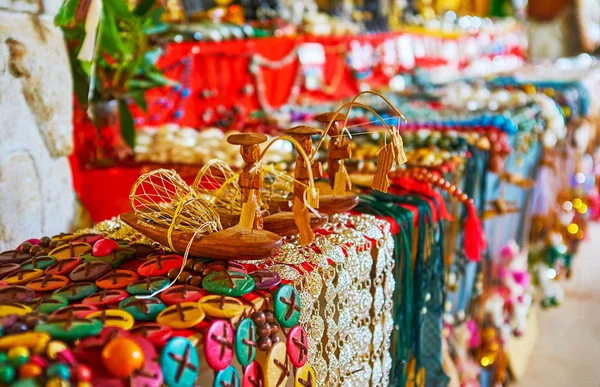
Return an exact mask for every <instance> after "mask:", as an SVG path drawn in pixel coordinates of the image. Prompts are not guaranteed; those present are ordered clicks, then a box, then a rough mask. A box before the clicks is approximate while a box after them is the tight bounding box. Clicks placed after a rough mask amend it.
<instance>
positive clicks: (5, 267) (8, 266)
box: [0, 263, 21, 278]
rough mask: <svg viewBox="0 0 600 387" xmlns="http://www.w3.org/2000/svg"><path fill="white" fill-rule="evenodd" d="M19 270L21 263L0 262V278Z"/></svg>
mask: <svg viewBox="0 0 600 387" xmlns="http://www.w3.org/2000/svg"><path fill="white" fill-rule="evenodd" d="M19 270H21V265H19V264H18V263H2V264H0V278H4V277H8V276H11V275H13V274H14V273H16V272H18V271H19Z"/></svg>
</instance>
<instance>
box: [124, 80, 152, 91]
mask: <svg viewBox="0 0 600 387" xmlns="http://www.w3.org/2000/svg"><path fill="white" fill-rule="evenodd" d="M155 86H156V84H155V83H154V82H152V81H147V80H145V79H130V80H129V81H128V82H127V87H128V88H129V89H143V90H147V89H151V88H153V87H155Z"/></svg>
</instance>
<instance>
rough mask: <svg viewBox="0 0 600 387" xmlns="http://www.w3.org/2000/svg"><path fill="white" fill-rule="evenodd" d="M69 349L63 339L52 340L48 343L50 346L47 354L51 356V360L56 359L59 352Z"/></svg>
mask: <svg viewBox="0 0 600 387" xmlns="http://www.w3.org/2000/svg"><path fill="white" fill-rule="evenodd" d="M67 349H69V347H67V345H66V344H65V343H63V342H62V341H57V340H54V341H51V342H49V343H48V347H47V348H46V354H47V355H48V357H49V358H50V360H56V358H57V357H58V354H59V353H61V352H63V351H66V350H67Z"/></svg>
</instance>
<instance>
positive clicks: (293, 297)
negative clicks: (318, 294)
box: [273, 285, 302, 328]
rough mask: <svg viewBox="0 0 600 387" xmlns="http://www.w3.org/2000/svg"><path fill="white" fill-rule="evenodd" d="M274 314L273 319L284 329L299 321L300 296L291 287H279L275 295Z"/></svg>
mask: <svg viewBox="0 0 600 387" xmlns="http://www.w3.org/2000/svg"><path fill="white" fill-rule="evenodd" d="M273 303H274V312H275V318H276V319H277V321H278V322H279V324H281V325H282V326H283V327H285V328H291V327H293V326H294V325H296V324H298V321H299V320H300V312H301V311H302V309H301V305H300V296H299V295H298V292H297V291H296V288H294V287H293V286H291V285H283V286H281V287H279V289H278V290H277V292H276V293H275V299H274V301H273Z"/></svg>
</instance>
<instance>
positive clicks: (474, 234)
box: [464, 203, 486, 262]
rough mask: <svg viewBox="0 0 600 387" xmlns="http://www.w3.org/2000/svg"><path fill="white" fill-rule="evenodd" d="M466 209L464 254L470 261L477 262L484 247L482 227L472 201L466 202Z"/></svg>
mask: <svg viewBox="0 0 600 387" xmlns="http://www.w3.org/2000/svg"><path fill="white" fill-rule="evenodd" d="M467 210H468V212H469V213H468V214H467V219H466V220H465V232H464V238H465V239H464V244H465V255H466V256H467V258H468V259H469V260H470V261H473V262H479V261H480V260H481V251H482V250H484V249H485V247H486V242H485V237H484V234H483V227H482V226H481V220H480V219H479V217H477V213H476V212H475V206H474V205H473V204H472V203H469V204H467Z"/></svg>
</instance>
